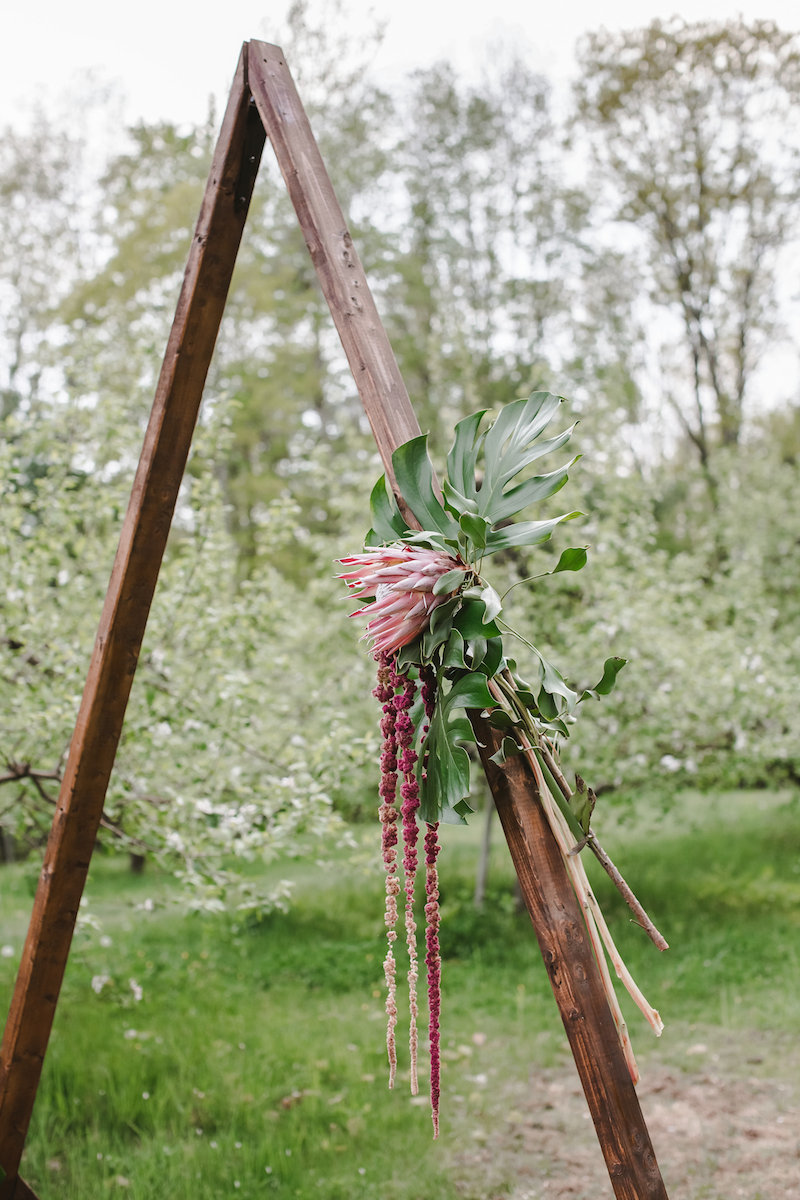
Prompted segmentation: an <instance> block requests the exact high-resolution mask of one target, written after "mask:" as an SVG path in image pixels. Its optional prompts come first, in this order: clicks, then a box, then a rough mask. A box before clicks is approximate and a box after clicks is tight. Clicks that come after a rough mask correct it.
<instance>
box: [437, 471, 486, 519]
mask: <svg viewBox="0 0 800 1200" xmlns="http://www.w3.org/2000/svg"><path fill="white" fill-rule="evenodd" d="M442 493H443V495H444V500H445V506H446V507H447V508H449V509H451V510H452V511H453V512H456V513H458V515H459V516H461V514H462V513H476V512H477V511H478V501H477V500H470V499H468V498H467V497H466V496H462V495H461V493H460V492H458V491H456V489H455V488H454V487H453V485H452V483H451V482H450V480H449V479H445V480H444V482H443V483H442Z"/></svg>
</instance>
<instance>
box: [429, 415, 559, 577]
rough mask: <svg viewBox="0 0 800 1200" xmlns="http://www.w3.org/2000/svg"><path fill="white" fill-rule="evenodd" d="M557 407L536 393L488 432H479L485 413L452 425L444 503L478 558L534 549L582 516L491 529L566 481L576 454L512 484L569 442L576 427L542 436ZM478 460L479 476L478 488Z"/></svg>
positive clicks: (545, 497) (499, 418)
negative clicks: (565, 523)
mask: <svg viewBox="0 0 800 1200" xmlns="http://www.w3.org/2000/svg"><path fill="white" fill-rule="evenodd" d="M561 403H562V398H561V397H560V396H554V395H553V394H552V393H551V392H534V394H533V395H532V396H529V397H528V399H527V400H515V401H514V402H513V403H512V404H508V405H506V407H505V408H504V409H503V411H502V412H501V413H500V416H499V417H498V418H497V420H496V421H495V422H494V424H493V425H491V426H490V427H489V429H488V430H487V431H486V432H482V431H481V429H480V425H481V420H482V418H483V416H484V415H485V414H484V413H483V412H478V413H473V415H472V416H470V417H466V418H465V419H464V420H463V421H459V423H458V424H457V425H456V432H455V440H454V442H453V445H452V447H451V449H450V453H449V454H448V456H447V471H448V480H447V482H446V484H445V486H444V489H443V492H444V502H445V507H447V508H448V509H449V510H450V511H451V512H452V513H453V515H454V516H457V517H458V520H459V527H460V529H461V530H462V533H464V534H465V535H466V537H467V538H468V539H469V540H470V542H471V543H472V544H473V546H474V547H475V549H476V551H477V552H478V554H479V556H480V557H483V556H485V555H487V554H496V553H497V552H498V551H499V550H506V549H508V548H509V547H511V546H535V545H537V544H538V543H539V542H543V541H546V540H547V538H549V537H550V534H551V533H552V532H553V530H554V529H555V527H556V526H557V525H559V524H561V522H562V521H569V520H571V519H572V518H573V517H577V516H580V515H581V514H580V513H577V512H571V513H563V514H562V515H561V516H559V517H554V518H552V519H551V520H549V521H526V522H521V523H518V524H514V525H506V526H504V527H503V528H501V529H497V528H495V527H496V526H497V525H498V524H499V523H500V522H501V521H507V520H508V519H509V518H510V517H513V516H514V515H515V514H516V513H518V512H520V511H521V510H522V509H524V508H527V507H528V506H529V505H531V504H534V503H536V501H538V500H546V499H547V498H548V497H549V496H553V495H555V493H556V492H557V491H559V490H560V489H561V488H562V487H563V486H564V484H565V483H566V482H567V478H568V473H569V469H570V467H571V466H572V465H573V463H575V462H577V459H578V457H580V456H575V457H574V458H572V459H571V460H570V461H569V462H568V463H566V464H564V466H561V467H558V468H557V469H556V470H554V471H549V472H547V474H544V475H535V476H533V477H532V478H530V479H525V480H523V481H521V482H517V483H514V482H513V481H514V480H515V479H516V478H517V476H518V475H519V474H520V472H521V471H523V470H524V469H525V468H526V467H528V466H530V464H531V463H533V462H535V461H536V460H537V459H538V458H542V457H543V456H544V455H546V454H549V453H550V452H551V451H553V450H558V449H559V448H560V447H561V446H563V445H564V444H565V442H567V441H569V438H570V436H571V434H572V431H573V429H574V428H575V426H574V425H572V426H570V428H569V429H565V430H564V431H563V432H562V433H559V434H557V435H556V436H555V437H551V438H547V439H542V437H541V435H542V433H543V432H544V430H545V429H546V428H547V426H548V425H549V423H550V421H551V420H552V418H553V417H554V415H555V414H556V413H557V412H558V410H559V407H560V406H561ZM479 460H482V475H483V478H482V481H481V482H480V485H479V483H478V479H479V477H480V473H481V470H480V467H479Z"/></svg>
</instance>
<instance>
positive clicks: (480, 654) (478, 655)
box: [467, 634, 489, 671]
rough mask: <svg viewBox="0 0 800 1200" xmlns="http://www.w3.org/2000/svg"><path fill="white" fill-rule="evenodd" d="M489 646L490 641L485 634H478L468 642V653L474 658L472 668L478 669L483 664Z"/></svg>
mask: <svg viewBox="0 0 800 1200" xmlns="http://www.w3.org/2000/svg"><path fill="white" fill-rule="evenodd" d="M488 648H489V643H488V641H487V640H486V638H485V637H484V636H483V634H478V635H477V637H474V638H470V639H469V641H468V643H467V653H468V654H469V656H470V659H471V660H472V669H473V671H477V670H478V669H479V668H481V667H482V665H483V660H484V658H485V657H486V651H487V649H488Z"/></svg>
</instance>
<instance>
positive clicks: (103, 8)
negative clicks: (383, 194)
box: [0, 0, 800, 127]
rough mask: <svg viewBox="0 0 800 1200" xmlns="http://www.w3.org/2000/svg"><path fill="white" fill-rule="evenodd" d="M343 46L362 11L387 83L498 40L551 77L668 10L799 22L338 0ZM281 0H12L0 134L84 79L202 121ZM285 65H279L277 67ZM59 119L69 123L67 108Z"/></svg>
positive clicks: (569, 4)
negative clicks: (346, 16)
mask: <svg viewBox="0 0 800 1200" xmlns="http://www.w3.org/2000/svg"><path fill="white" fill-rule="evenodd" d="M347 3H348V7H349V10H350V11H351V12H352V14H353V17H352V31H353V38H354V40H355V41H357V40H358V38H359V31H360V30H363V28H364V20H365V14H366V13H367V11H368V10H370V9H371V10H372V11H373V12H374V13H375V14H376V16H377V17H378V18H379V19H381V20H385V21H386V22H387V28H386V35H385V40H384V45H383V47H382V49H381V51H380V55H379V58H378V59H377V60H376V66H377V67H379V68H380V70H381V72H382V73H383V74H384V76H385V77H386V78H387V79H389V80H391V79H394V78H396V77H397V76H398V75H401V74H403V73H405V72H406V71H408V70H411V69H413V68H414V67H415V66H425V65H427V64H429V63H431V62H432V61H434V60H436V59H437V58H448V59H450V60H451V61H452V62H454V63H455V65H456V66H457V67H458V68H460V69H461V70H462V71H470V72H471V71H474V70H476V69H478V68H479V66H480V62H481V58H482V56H484V55H485V54H486V53H487V50H488V48H489V47H491V45H492V44H493V43H495V42H496V41H497V39H498V38H499V37H503V38H504V37H508V38H511V39H513V40H514V42H515V43H516V44H517V45H520V44H522V45H527V48H528V49H527V54H528V57H529V61H530V63H531V65H532V66H533V67H534V68H536V69H538V70H541V71H543V72H544V73H545V74H547V75H548V76H549V77H550V78H551V79H559V78H564V77H565V76H566V75H568V74H569V73H570V69H571V61H572V58H571V56H572V49H573V46H574V43H575V40H576V38H577V37H578V36H579V34H580V33H582V32H584V31H585V30H587V29H594V28H596V27H598V26H600V25H605V26H606V27H607V28H611V29H621V28H629V27H635V26H639V25H644V24H646V23H647V22H648V21H649V20H651V19H653V18H654V17H669V16H671V15H673V14H674V13H675V12H676V11H677V12H679V13H681V14H682V15H684V16H687V18H691V19H692V20H700V19H703V18H715V19H726V18H730V17H733V16H736V15H739V14H741V15H743V16H744V17H745V18H747V19H756V18H759V19H767V18H769V19H772V20H775V21H776V22H777V23H778V24H779V25H781V26H783V27H784V28H786V29H797V28H798V27H800V8H799V7H798V4H797V0H767V3H766V4H759V3H757V2H754V0H747V2H746V3H744V2H743V3H741V4H733V5H731V4H728V3H725V2H724V0H693V3H691V4H689V3H688V2H687V0H605V3H602V4H589V3H586V0H555V2H553V0H550V2H549V3H544V4H543V3H540V4H534V3H532V2H531V0H527V2H525V0H490V2H489V3H488V4H487V3H485V2H483V0H481V2H479V0H373V2H372V3H370V0H347ZM287 7H288V0H271V2H265V0H219V2H218V3H214V4H212V3H211V2H210V0H193V2H192V3H189V2H187V0H136V3H134V4H133V5H132V6H131V7H130V8H128V7H127V6H117V5H115V4H113V3H112V2H111V0H71V2H70V0H22V2H20V3H15V4H14V6H13V16H12V15H11V12H9V11H8V9H9V8H10V5H7V6H6V9H7V12H6V17H5V21H4V22H3V24H4V26H5V27H4V28H3V30H2V36H0V127H3V126H6V125H8V124H13V123H16V121H17V120H19V118H20V117H21V116H22V114H23V112H24V110H25V109H27V108H29V107H30V105H31V104H32V103H35V102H36V101H37V100H39V101H42V102H43V103H44V105H45V107H46V108H47V109H48V111H50V110H51V108H52V106H53V105H54V104H55V103H56V102H58V101H59V100H60V99H61V97H62V96H63V95H64V94H66V92H67V91H68V90H72V89H74V88H75V86H76V85H77V86H78V87H79V88H80V87H81V86H82V85H83V83H84V82H85V81H86V80H87V78H88V77H89V76H90V75H94V76H95V77H96V78H97V79H98V80H100V81H102V82H104V83H114V84H116V85H117V86H118V88H119V90H120V91H121V93H122V94H123V95H124V97H125V98H126V106H125V115H126V117H127V118H128V119H129V120H130V119H136V118H144V119H145V120H158V119H167V120H173V121H177V122H182V121H191V122H200V121H202V120H203V119H204V118H205V116H206V114H207V111H208V98H209V96H210V95H211V94H212V93H213V94H214V95H216V96H217V97H218V99H219V100H220V101H222V100H223V99H224V97H225V96H226V95H227V91H228V88H229V86H230V80H231V77H232V75H233V71H234V68H235V66H236V61H237V58H238V54H239V47H240V45H241V43H242V42H243V41H246V40H247V39H248V38H252V37H258V38H262V39H264V40H265V41H280V39H281V30H282V28H283V19H284V15H285V12H286V9H287ZM289 65H290V67H291V65H292V64H291V63H290V64H289ZM64 107H65V112H64V118H65V120H68V119H69V110H68V105H65V106H64Z"/></svg>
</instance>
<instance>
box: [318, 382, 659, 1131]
mask: <svg viewBox="0 0 800 1200" xmlns="http://www.w3.org/2000/svg"><path fill="white" fill-rule="evenodd" d="M562 403H563V398H562V397H560V396H555V395H552V394H551V393H549V392H535V393H534V394H533V395H532V396H530V397H529V398H528V399H523V400H517V401H515V402H513V403H511V404H509V405H507V406H506V407H505V408H504V409H503V410H502V411H501V413H500V415H499V416H498V418H497V420H496V421H495V422H494V423H493V424H491V425H489V426H488V428H486V429H483V428H482V425H483V418H484V416H485V412H478V413H475V414H473V415H472V416H469V417H466V418H465V419H464V420H463V421H460V422H459V423H458V424H457V425H456V428H455V439H454V442H453V445H452V447H451V449H450V452H449V454H448V456H447V476H446V478H445V479H443V480H442V484H441V493H439V491H438V489H437V485H436V482H435V478H434V473H433V467H432V465H431V462H430V459H429V457H428V450H427V435H421V436H420V437H416V438H413V439H412V440H411V441H409V442H406V443H405V444H404V445H402V446H400V447H399V448H398V449H397V450H396V451H395V452H394V454H393V456H392V467H393V471H394V475H395V480H396V483H397V488H398V493H399V496H400V498H401V502H402V504H403V511H402V512H401V509H400V507H399V505H398V502H397V500H396V499H395V496H394V494H393V492H392V491H391V489H390V487H389V485H388V483H387V480H386V477H385V476H383V477H382V478H381V479H380V480H379V481H378V483H377V484H376V485H375V487H374V489H373V491H372V496H371V500H370V508H371V514H372V529H371V530H370V532H369V534H368V535H367V538H366V541H365V545H366V550H365V552H364V553H363V554H356V555H353V556H352V557H350V558H343V559H341V560H340V562H341V565H342V566H343V567H344V568H345V569H344V571H343V572H342V573H341V576H340V578H342V579H343V580H345V582H346V583H347V586H348V587H349V588H350V591H351V593H352V595H354V596H356V597H359V598H360V599H362V600H364V601H366V604H365V605H364V607H362V608H359V609H358V610H357V611H356V612H354V613H352V614H351V615H352V616H354V617H366V618H367V631H366V634H365V636H366V637H367V638H369V639H370V641H371V646H372V651H373V654H374V656H375V659H376V661H377V667H378V683H377V687H376V688H375V692H374V694H375V696H376V697H377V699H378V701H379V702H380V704H381V705H382V710H383V712H382V718H381V734H382V738H383V745H382V751H381V782H380V808H379V815H380V821H381V829H382V853H383V864H384V869H385V878H386V905H385V922H386V928H387V941H388V947H387V953H386V958H385V962H384V976H385V982H386V1014H387V1037H386V1042H387V1051H388V1058H389V1086H390V1087H393V1086H394V1083H395V1077H396V1071H397V1048H396V1036H395V1033H396V1024H397V980H396V975H397V967H396V960H395V953H394V948H395V942H396V940H397V932H396V926H397V923H398V920H399V913H398V897H399V895H400V892H401V883H400V878H399V874H398V871H399V864H398V842H399V840H400V836H401V834H402V851H403V856H402V866H403V887H402V891H403V894H404V896H403V900H404V925H405V934H406V945H407V950H408V971H407V976H408V988H409V1014H410V1030H409V1051H410V1063H411V1065H410V1078H411V1091H412V1093H414V1094H416V1093H417V1091H418V1080H417V1049H418V1033H417V1018H418V1006H417V981H418V974H419V967H418V959H417V930H416V924H415V919H414V911H413V904H414V892H415V884H416V875H417V869H418V857H419V856H418V839H419V826H418V822H420V821H421V822H422V824H423V825H424V829H425V833H424V840H423V850H424V862H425V896H426V904H425V918H426V930H425V949H426V953H425V965H426V968H427V983H428V1005H429V1010H430V1016H429V1026H428V1040H429V1045H430V1097H431V1109H432V1117H433V1129H434V1136H437V1135H438V1130H439V1090H440V1079H439V1067H440V1057H439V1014H440V983H441V961H440V955H439V904H438V899H439V890H438V878H437V867H436V860H437V855H438V853H439V840H438V831H439V824H440V822H442V821H444V822H456V823H463V822H464V821H465V820H466V818H467V816H468V814H469V813H470V812H471V809H470V806H469V804H468V801H467V796H468V794H469V787H470V760H469V756H468V754H467V751H466V749H465V747H464V743H468V742H470V741H474V740H475V735H474V732H473V729H472V725H471V724H470V721H469V719H468V718H467V716H466V711H468V710H478V711H482V712H483V715H484V716H486V717H487V718H488V720H489V721H490V722H491V724H492V725H493V726H495V727H496V728H498V729H500V730H501V731H502V733H503V740H502V743H501V747H500V749H499V750H498V752H497V754H496V755H495V756H494V759H495V761H497V762H498V763H502V762H503V761H504V760H505V758H506V757H508V755H510V754H524V755H525V756H526V757H527V758H528V760H529V762H530V765H531V768H532V771H533V775H534V779H535V782H536V789H537V793H538V799H539V802H540V803H541V804H542V806H543V808H544V811H545V813H546V815H547V818H548V820H549V823H550V825H551V828H552V829H553V832H554V834H555V837H556V840H557V842H558V845H559V847H560V849H561V851H562V854H563V855H564V859H565V863H566V866H567V870H568V872H569V875H570V879H571V881H572V884H573V887H574V889H575V892H576V894H577V896H578V900H579V902H580V904H581V908H582V911H583V912H584V914H585V919H586V923H587V929H588V932H589V936H590V937H591V939H592V943H593V945H594V948H595V952H596V955H597V960H598V963H599V964H600V969H601V973H602V976H603V980H604V983H605V987H606V993H607V996H608V1000H609V1005H610V1007H611V1011H612V1013H613V1015H614V1019H615V1022H616V1027H617V1030H618V1032H619V1036H620V1041H621V1043H622V1046H623V1049H624V1052H625V1055H626V1060H627V1062H628V1066H629V1069H630V1071H631V1075H632V1077H633V1079H634V1082H636V1080H637V1078H638V1072H637V1069H636V1063H635V1060H634V1058H633V1053H632V1050H631V1046H630V1040H629V1037H628V1033H627V1029H626V1026H625V1021H624V1020H623V1017H622V1013H621V1010H620V1007H619V1003H618V1001H617V998H616V995H615V993H614V989H613V985H612V983H611V976H610V973H609V970H608V966H607V964H606V958H605V954H604V949H603V948H604V947H605V950H606V952H607V953H608V956H609V958H610V959H611V962H612V963H613V965H614V968H615V970H616V973H617V975H618V977H619V978H620V979H621V980H622V982H623V983H624V985H625V987H626V988H627V989H628V991H629V992H630V994H631V996H632V997H633V998H634V1000H635V1001H636V1003H637V1004H638V1006H639V1008H640V1009H641V1011H642V1012H643V1014H644V1016H645V1017H646V1019H647V1020H648V1021H649V1023H650V1025H651V1026H652V1027H653V1029H654V1030H655V1032H656V1033H657V1034H658V1033H660V1032H661V1030H662V1028H663V1026H662V1023H661V1018H660V1017H659V1015H658V1013H657V1012H656V1011H655V1009H653V1008H652V1007H651V1006H650V1005H649V1004H648V1003H647V1001H646V1000H645V998H644V996H643V995H642V994H641V992H640V991H639V989H638V987H637V986H636V984H635V983H634V981H633V979H632V978H631V976H630V973H629V972H628V970H627V968H626V967H625V965H624V963H623V962H622V959H621V958H620V955H619V953H618V951H617V949H616V947H615V946H614V943H613V940H612V938H611V935H610V933H609V930H608V927H607V925H606V923H605V920H604V919H603V915H602V913H601V912H600V909H599V906H598V905H597V901H596V900H595V898H594V896H593V894H592V891H591V888H590V887H589V883H588V880H587V878H586V873H585V870H584V868H583V864H582V862H581V858H580V851H581V850H583V849H584V848H585V847H588V848H589V849H590V850H591V851H592V852H593V853H594V854H595V855H596V856H597V857H598V859H599V860H600V861H601V862H602V864H603V866H604V867H605V869H606V870H607V871H608V873H609V875H610V876H611V878H612V879H613V880H614V882H615V883H616V885H617V886H618V887H619V889H620V891H621V892H622V894H623V895H624V896H625V899H626V901H627V902H628V904H629V905H630V906H631V908H632V909H633V911H634V913H635V914H636V919H637V921H638V922H639V924H641V925H642V926H643V927H644V928H645V929H646V931H647V932H648V933H649V935H650V936H651V938H652V939H653V941H654V942H655V943H656V945H657V946H658V947H659V949H666V945H667V944H666V942H665V941H664V939H663V938H662V937H661V935H660V934H659V933H658V931H657V930H656V929H655V927H654V926H653V925H652V922H651V921H650V920H649V918H648V917H647V915H646V914H645V913H644V911H643V909H642V908H641V905H639V903H638V901H637V900H636V898H635V897H634V896H633V893H632V892H631V891H630V888H628V886H627V884H626V883H625V881H624V880H623V879H622V877H621V876H620V874H619V872H618V871H617V870H616V867H614V865H613V863H612V862H611V860H610V859H609V857H608V855H607V854H606V853H605V851H604V850H603V848H602V847H601V846H600V844H599V842H598V841H597V838H596V836H595V834H594V831H593V829H592V826H591V818H592V813H593V809H594V805H595V796H594V793H593V792H592V789H591V788H587V786H586V784H585V783H584V782H583V780H582V779H581V778H580V776H576V782H575V788H574V789H572V788H570V786H569V784H568V783H567V780H566V778H565V776H564V774H563V771H562V770H561V767H560V762H559V753H558V748H559V745H560V743H561V741H562V740H563V739H565V738H566V737H567V736H568V735H569V729H570V725H571V724H572V723H573V722H574V720H575V712H576V708H577V706H578V705H579V704H580V702H581V701H582V700H584V699H586V697H588V696H591V697H594V698H598V697H600V696H602V695H605V694H607V693H608V692H610V691H611V689H612V688H613V686H614V684H615V681H616V678H617V675H618V673H619V671H620V670H621V668H622V667H623V666H624V665H625V660H624V659H621V658H609V659H607V660H606V662H605V665H604V668H603V673H602V676H601V678H600V680H599V682H598V683H597V684H596V685H595V686H594V687H593V688H590V689H587V690H585V691H583V692H581V693H577V692H576V691H574V690H573V689H572V688H570V687H569V686H568V685H567V683H566V682H565V680H564V678H563V677H562V675H561V674H560V673H559V671H558V670H557V669H556V668H555V667H554V666H553V665H552V663H550V662H548V661H547V659H546V658H545V657H544V655H543V654H542V653H541V652H540V651H539V650H537V649H536V647H535V646H534V645H532V644H531V643H530V642H529V641H527V640H526V639H525V638H522V639H521V640H522V641H523V642H524V643H525V645H526V646H527V648H528V650H529V652H530V654H531V656H532V662H533V668H532V676H533V678H532V681H530V682H528V681H526V680H524V679H523V678H522V677H521V676H520V675H519V674H518V672H517V664H516V661H515V660H514V659H513V658H512V657H509V656H508V655H507V653H506V650H505V647H504V634H507V633H515V631H513V630H512V629H511V628H510V626H508V625H507V624H506V622H505V620H504V619H503V615H502V614H503V600H504V598H505V597H504V596H502V597H501V596H500V595H498V593H497V592H496V591H495V589H494V588H493V587H492V586H491V584H490V583H488V582H487V581H486V580H485V578H484V577H483V571H484V563H485V562H486V560H487V559H488V558H490V557H491V556H492V555H494V554H497V553H498V552H500V551H502V550H508V549H510V548H512V547H529V546H535V545H538V544H540V543H542V542H544V541H546V540H547V539H548V538H549V537H550V535H551V533H552V532H553V530H554V529H555V528H556V527H557V526H558V525H560V524H562V523H563V522H565V521H570V520H572V519H573V518H574V517H578V516H581V515H582V514H580V513H577V512H567V513H563V514H561V515H560V516H557V517H552V518H550V519H548V520H544V521H517V520H515V518H516V516H517V515H518V514H519V513H520V512H521V511H522V510H523V509H526V508H528V507H529V506H530V505H531V504H534V503H535V502H537V501H540V500H545V499H547V498H548V497H550V496H552V495H554V494H555V493H556V492H558V491H559V490H560V489H561V488H562V487H563V486H564V484H565V483H566V482H567V478H568V471H569V469H570V467H571V466H572V465H573V464H574V463H575V462H576V461H577V458H576V457H573V458H572V459H571V460H570V461H569V462H567V463H565V464H564V465H562V466H560V467H557V468H556V469H554V470H551V471H549V472H547V473H546V474H541V475H534V476H532V477H528V478H525V479H523V480H521V481H520V480H519V479H518V477H519V476H520V474H521V473H522V472H523V471H525V469H526V468H527V467H529V466H530V465H531V464H532V463H534V462H536V461H537V460H538V459H540V458H543V457H544V456H545V455H548V454H552V453H554V452H555V451H557V450H559V449H560V448H561V447H562V446H564V445H565V444H566V443H567V442H568V441H569V438H570V436H571V434H572V431H573V429H574V426H571V427H570V428H567V429H565V430H562V431H561V432H559V433H557V434H555V435H554V436H550V437H546V438H545V437H543V436H542V435H543V434H544V432H545V430H546V429H547V427H548V425H549V424H550V422H551V420H552V419H553V417H554V416H555V415H556V413H557V412H558V411H559V409H560V407H561V405H562ZM585 563H586V550H585V548H570V549H568V550H565V551H564V552H563V554H562V555H561V556H560V558H559V559H558V562H557V563H556V564H555V566H554V567H553V568H552V569H551V570H550V571H547V572H544V575H555V574H557V573H558V572H561V571H578V570H580V569H581V568H582V567H583V566H584V565H585ZM542 577H543V575H537V576H535V577H534V578H537V579H538V578H542ZM520 582H530V581H529V580H525V581H522V580H521V581H520ZM513 586H516V585H513ZM515 636H516V637H519V636H520V635H519V634H516V633H515ZM398 802H399V806H398ZM398 825H399V826H400V832H399V831H398Z"/></svg>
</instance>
